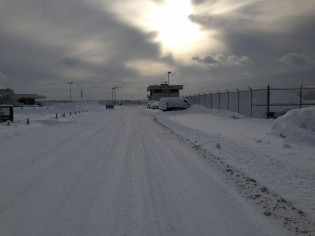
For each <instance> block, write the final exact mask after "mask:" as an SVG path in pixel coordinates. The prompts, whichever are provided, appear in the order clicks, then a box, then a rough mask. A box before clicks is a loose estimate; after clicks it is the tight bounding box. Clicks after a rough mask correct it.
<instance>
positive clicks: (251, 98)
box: [248, 87, 253, 117]
mask: <svg viewBox="0 0 315 236" xmlns="http://www.w3.org/2000/svg"><path fill="white" fill-rule="evenodd" d="M248 88H249V90H250V116H251V117H252V116H253V90H252V88H251V87H248Z"/></svg>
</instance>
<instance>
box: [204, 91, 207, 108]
mask: <svg viewBox="0 0 315 236" xmlns="http://www.w3.org/2000/svg"><path fill="white" fill-rule="evenodd" d="M203 96H204V97H205V108H207V94H206V93H204V94H203Z"/></svg>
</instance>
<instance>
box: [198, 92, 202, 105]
mask: <svg viewBox="0 0 315 236" xmlns="http://www.w3.org/2000/svg"><path fill="white" fill-rule="evenodd" d="M200 97H201V94H200V93H198V105H199V106H201V101H200Z"/></svg>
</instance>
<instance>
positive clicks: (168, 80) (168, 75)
mask: <svg viewBox="0 0 315 236" xmlns="http://www.w3.org/2000/svg"><path fill="white" fill-rule="evenodd" d="M170 73H171V72H170V71H169V72H167V84H168V85H169V84H170Z"/></svg>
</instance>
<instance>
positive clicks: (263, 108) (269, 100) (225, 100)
mask: <svg viewBox="0 0 315 236" xmlns="http://www.w3.org/2000/svg"><path fill="white" fill-rule="evenodd" d="M184 97H185V98H186V99H187V100H188V101H190V103H191V104H198V105H201V106H204V107H206V108H210V109H222V110H231V111H235V112H238V113H240V114H244V115H247V116H252V117H257V118H262V117H264V118H267V119H268V118H276V117H278V116H280V115H282V114H284V113H286V112H287V111H288V110H291V109H294V108H302V107H307V106H314V105H315V87H306V86H303V85H301V86H300V87H299V88H272V87H270V86H269V85H268V86H267V87H266V88H263V89H252V88H250V87H248V89H246V90H239V89H235V90H234V91H231V90H230V91H229V90H225V91H217V92H208V93H202V94H193V95H187V96H184Z"/></svg>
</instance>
